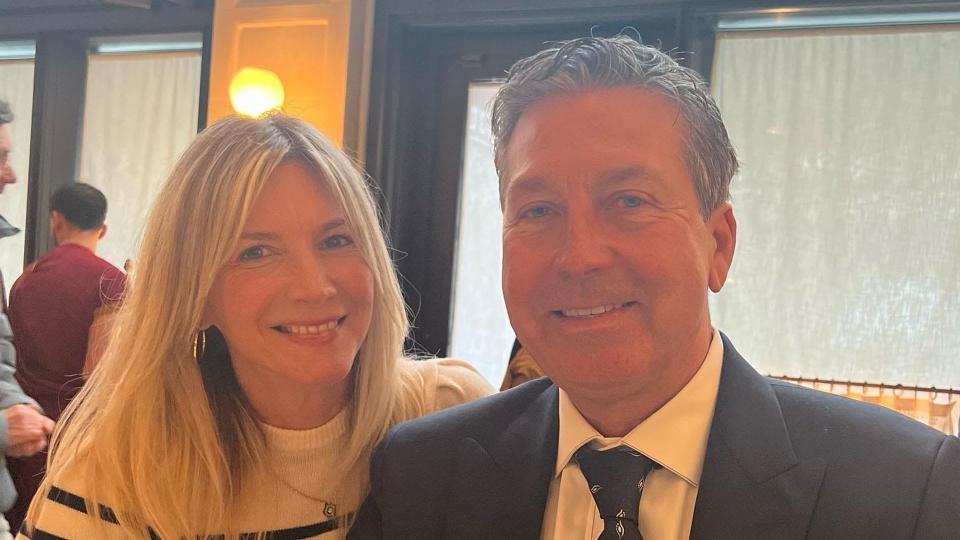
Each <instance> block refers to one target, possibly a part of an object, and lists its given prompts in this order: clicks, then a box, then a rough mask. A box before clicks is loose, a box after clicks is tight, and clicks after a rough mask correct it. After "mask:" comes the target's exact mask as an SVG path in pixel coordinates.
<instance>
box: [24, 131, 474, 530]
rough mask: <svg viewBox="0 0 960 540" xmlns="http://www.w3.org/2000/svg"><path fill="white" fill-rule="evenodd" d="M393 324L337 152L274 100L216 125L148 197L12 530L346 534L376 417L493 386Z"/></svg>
mask: <svg viewBox="0 0 960 540" xmlns="http://www.w3.org/2000/svg"><path fill="white" fill-rule="evenodd" d="M406 333H407V319H406V312H405V309H404V304H403V300H402V298H401V293H400V289H399V286H398V283H397V278H396V275H395V273H394V268H393V266H392V264H391V261H390V257H389V255H388V251H387V247H386V245H385V242H384V239H383V235H382V232H381V230H380V226H379V222H378V218H377V212H376V207H375V203H374V201H373V198H372V196H371V194H370V192H369V190H368V188H367V186H366V184H365V181H364V178H363V176H362V175H361V174H360V172H358V170H357V169H356V168H355V167H354V165H353V164H352V162H351V161H350V160H349V159H348V158H347V157H346V156H345V155H344V154H343V153H342V152H340V151H339V150H338V149H336V148H335V147H334V146H333V145H332V144H331V143H330V142H329V141H328V140H326V139H325V138H324V137H323V136H322V135H320V134H319V133H318V132H317V131H316V130H314V129H313V128H311V127H309V126H308V125H307V124H306V123H304V122H302V121H299V120H296V119H293V118H290V117H286V116H282V115H276V116H269V117H266V118H262V119H258V120H254V119H243V118H229V119H225V120H223V121H220V122H218V123H216V124H215V125H213V126H211V127H210V128H208V129H207V130H206V131H204V132H203V133H202V134H200V136H199V137H198V138H197V140H196V141H195V142H194V143H193V144H192V145H191V146H190V147H189V148H188V149H187V150H186V152H185V153H184V155H183V156H182V157H181V159H180V161H179V163H178V164H177V165H176V167H175V169H174V171H173V173H172V174H171V176H170V178H169V179H168V181H167V183H166V185H165V186H164V187H163V189H162V191H161V192H160V194H159V195H158V197H157V203H156V204H155V206H154V208H153V210H152V211H151V213H150V216H149V218H148V220H147V224H146V228H145V231H144V238H143V243H142V247H141V251H140V255H139V257H138V264H137V269H136V271H135V272H134V274H133V275H132V276H131V286H130V289H129V290H128V295H127V297H126V298H125V300H124V304H123V306H122V308H121V310H120V312H119V313H118V314H117V318H116V324H115V328H114V331H113V334H112V339H111V341H110V344H109V345H108V347H107V350H106V351H105V353H104V356H103V359H102V360H101V363H100V364H99V365H98V366H97V368H96V370H94V372H93V374H92V376H91V378H90V380H89V382H88V384H87V385H86V386H85V387H84V389H83V391H82V392H81V393H80V395H79V396H78V398H77V399H76V400H75V401H74V402H73V403H72V404H71V406H70V407H69V408H68V410H67V411H66V413H65V415H64V418H63V419H62V420H61V423H60V427H59V428H58V431H57V432H56V433H55V435H54V439H53V442H52V450H51V456H50V461H49V466H48V474H47V477H46V479H45V480H44V483H43V485H42V486H41V488H40V490H39V491H38V493H37V496H36V497H35V498H34V500H33V503H32V505H31V508H30V512H29V514H28V516H27V523H26V528H25V529H24V532H25V534H24V535H23V536H28V535H29V536H32V537H33V538H34V539H35V540H36V539H38V538H51V536H45V535H54V536H52V537H54V538H55V537H66V538H71V539H75V538H146V537H154V538H156V537H159V538H163V539H179V538H196V537H198V535H200V536H208V535H214V536H219V535H224V536H226V537H227V538H231V537H238V536H240V535H243V537H244V538H255V537H264V538H287V539H293V538H313V537H316V536H321V537H322V538H323V539H336V538H344V537H345V536H346V528H347V526H348V525H349V522H350V519H351V517H352V514H353V512H354V511H355V510H356V509H357V508H358V507H359V505H360V503H361V501H362V499H363V497H364V495H365V494H366V490H367V481H368V476H367V475H368V458H369V452H370V450H371V448H372V447H373V446H374V445H375V444H376V443H377V442H378V441H379V440H380V438H381V437H382V435H383V434H384V432H385V431H386V430H387V428H388V427H390V426H391V425H393V424H394V423H396V422H400V421H402V420H405V419H408V418H412V417H415V416H419V415H422V414H425V413H428V412H431V411H433V410H436V409H439V408H443V407H445V406H449V405H453V404H457V403H461V402H464V401H468V400H470V399H473V398H477V397H480V396H482V395H485V394H488V393H490V392H491V391H492V389H491V388H490V386H489V385H488V384H487V383H486V382H485V381H484V380H483V379H482V378H481V377H480V376H479V375H478V374H477V373H476V372H475V371H473V370H472V368H470V367H469V366H468V365H466V364H464V363H460V362H456V361H451V360H446V361H439V360H433V361H421V362H415V361H411V360H409V359H406V358H404V356H403V350H402V347H403V340H404V336H405V335H406Z"/></svg>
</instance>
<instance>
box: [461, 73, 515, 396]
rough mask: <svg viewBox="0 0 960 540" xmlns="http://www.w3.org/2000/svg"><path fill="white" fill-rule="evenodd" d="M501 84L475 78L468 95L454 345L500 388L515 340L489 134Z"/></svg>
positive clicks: (501, 217)
mask: <svg viewBox="0 0 960 540" xmlns="http://www.w3.org/2000/svg"><path fill="white" fill-rule="evenodd" d="M499 88H500V83H472V84H470V88H469V91H468V94H467V127H466V134H465V136H464V137H465V138H464V146H463V148H464V154H463V174H462V175H461V178H462V181H461V185H460V209H459V220H458V222H457V243H456V247H455V251H454V270H453V293H452V296H453V298H452V300H451V303H452V309H451V315H450V319H451V321H450V327H451V329H450V348H449V355H450V356H451V357H453V358H462V359H465V360H469V361H470V362H471V363H472V364H473V365H474V366H476V368H477V369H478V370H479V371H480V373H482V374H483V376H484V377H486V378H487V380H488V381H490V384H492V385H493V386H494V387H495V388H499V387H500V383H501V382H503V375H504V373H505V372H506V368H507V359H508V357H509V356H510V349H511V347H512V346H513V340H514V334H513V328H511V327H510V321H509V319H507V308H506V306H505V305H504V302H503V290H502V288H501V286H500V268H501V265H502V260H503V247H502V245H501V243H500V236H501V230H500V229H501V227H502V224H503V216H502V214H501V213H500V195H499V191H498V188H497V185H498V183H497V182H498V180H497V171H496V168H495V167H494V164H493V141H492V138H491V135H490V112H491V106H492V105H493V98H494V96H496V93H497V90H498V89H499Z"/></svg>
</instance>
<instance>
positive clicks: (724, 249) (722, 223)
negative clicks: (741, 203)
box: [707, 203, 737, 293]
mask: <svg viewBox="0 0 960 540" xmlns="http://www.w3.org/2000/svg"><path fill="white" fill-rule="evenodd" d="M707 229H708V230H709V231H710V233H711V235H712V236H713V243H714V250H713V259H712V260H711V261H710V275H709V277H708V282H707V283H708V284H709V286H710V290H711V291H713V292H715V293H716V292H720V289H722V288H723V284H724V283H726V281H727V274H728V273H729V271H730V265H732V264H733V252H734V249H735V248H736V246H737V218H736V217H735V216H734V215H733V207H732V206H730V203H723V204H722V205H720V207H719V208H717V209H716V210H714V211H713V213H712V214H710V218H709V219H707Z"/></svg>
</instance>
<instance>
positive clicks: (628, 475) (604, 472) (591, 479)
mask: <svg viewBox="0 0 960 540" xmlns="http://www.w3.org/2000/svg"><path fill="white" fill-rule="evenodd" d="M576 458H577V463H578V464H579V465H580V471H581V472H583V476H584V478H586V479H587V485H588V486H590V493H592V494H593V500H594V501H596V503H597V509H598V510H599V511H600V517H601V518H603V532H602V533H600V536H598V537H597V540H643V535H641V534H640V522H639V520H638V517H637V512H638V509H639V507H640V494H641V493H642V492H643V483H644V479H646V477H647V473H648V472H650V469H652V468H653V465H654V463H653V462H652V461H650V460H649V459H648V458H647V457H646V456H644V455H643V454H641V453H639V452H637V451H635V450H633V449H632V448H628V447H626V446H618V447H616V448H612V449H610V450H606V451H599V450H593V449H591V448H590V447H589V446H586V445H585V446H583V447H581V448H580V449H579V450H577V453H576Z"/></svg>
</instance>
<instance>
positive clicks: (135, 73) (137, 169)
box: [79, 36, 200, 267]
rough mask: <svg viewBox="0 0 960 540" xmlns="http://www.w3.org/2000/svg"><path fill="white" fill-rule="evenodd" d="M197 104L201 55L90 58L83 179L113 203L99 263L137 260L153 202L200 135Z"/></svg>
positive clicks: (178, 53)
mask: <svg viewBox="0 0 960 540" xmlns="http://www.w3.org/2000/svg"><path fill="white" fill-rule="evenodd" d="M179 41H180V38H179V36H178V42H179ZM153 43H154V44H155V43H156V41H154V42H153ZM113 45H114V46H116V43H113ZM123 50H124V51H130V50H136V49H135V48H131V47H127V48H125V49H123ZM199 100H200V51H199V50H188V51H176V52H160V53H157V52H145V53H144V52H125V53H124V54H110V55H107V54H94V55H91V56H90V58H89V65H88V68H87V93H86V105H85V109H84V117H83V144H82V150H81V152H80V174H79V179H80V181H82V182H87V183H89V184H91V185H93V186H96V187H97V188H98V189H100V190H101V191H103V192H104V194H105V195H106V197H107V234H106V236H105V237H104V238H103V240H102V241H101V242H100V245H99V247H98V250H97V254H98V255H99V256H100V257H103V258H104V259H106V260H108V261H110V262H111V263H113V264H114V265H116V266H118V267H122V265H123V263H124V261H126V260H127V259H132V258H133V257H134V256H135V255H136V250H137V244H138V241H139V237H140V232H141V229H142V226H143V219H144V216H145V215H146V213H147V210H148V209H149V207H150V204H151V203H152V202H153V199H154V197H155V196H156V194H157V192H158V191H159V189H160V186H161V184H162V183H163V181H164V180H165V179H166V176H167V175H168V174H169V172H170V170H171V168H172V167H173V164H174V162H175V161H176V159H177V157H178V156H179V155H180V153H181V152H182V151H183V149H184V148H185V147H186V146H187V145H188V144H189V143H190V141H192V140H193V138H194V137H195V136H196V133H197V114H198V107H199Z"/></svg>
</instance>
